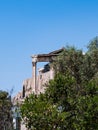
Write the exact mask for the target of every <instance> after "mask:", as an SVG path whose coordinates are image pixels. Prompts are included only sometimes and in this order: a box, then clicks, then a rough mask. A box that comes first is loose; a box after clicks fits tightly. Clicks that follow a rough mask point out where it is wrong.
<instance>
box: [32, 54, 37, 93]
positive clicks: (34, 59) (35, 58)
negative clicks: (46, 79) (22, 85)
mask: <svg viewBox="0 0 98 130" xmlns="http://www.w3.org/2000/svg"><path fill="white" fill-rule="evenodd" d="M36 66H37V57H36V56H34V57H33V60H32V68H33V72H32V78H33V83H32V87H33V90H34V93H37V86H36Z"/></svg>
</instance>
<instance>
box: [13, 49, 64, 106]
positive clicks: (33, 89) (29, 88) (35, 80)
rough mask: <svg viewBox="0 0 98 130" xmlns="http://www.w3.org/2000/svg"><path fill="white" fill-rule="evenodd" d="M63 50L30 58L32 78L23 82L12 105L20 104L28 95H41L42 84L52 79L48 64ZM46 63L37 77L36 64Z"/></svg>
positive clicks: (52, 75) (52, 73) (51, 69)
mask: <svg viewBox="0 0 98 130" xmlns="http://www.w3.org/2000/svg"><path fill="white" fill-rule="evenodd" d="M63 50H64V48H62V49H59V50H56V51H53V52H50V53H48V54H37V55H33V56H31V58H32V77H31V78H29V79H26V80H24V81H23V88H22V91H21V92H19V93H18V94H17V95H16V96H15V97H14V98H13V102H14V104H15V103H17V102H19V103H21V102H22V101H23V100H24V99H25V98H26V97H27V96H28V95H29V94H31V93H35V94H39V93H43V92H44V84H45V83H46V82H48V81H49V80H50V79H53V77H54V71H53V68H52V67H51V66H50V63H51V62H53V61H54V59H55V57H56V56H58V55H59V54H60V53H61V52H62V51H63ZM38 62H48V63H47V64H46V65H45V66H44V67H43V68H40V69H39V70H38V75H37V63H38Z"/></svg>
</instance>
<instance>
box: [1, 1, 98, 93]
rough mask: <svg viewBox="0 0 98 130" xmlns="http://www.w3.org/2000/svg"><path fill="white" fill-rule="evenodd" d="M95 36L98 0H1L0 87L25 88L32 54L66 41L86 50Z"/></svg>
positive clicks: (96, 32)
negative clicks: (23, 85)
mask: <svg viewBox="0 0 98 130" xmlns="http://www.w3.org/2000/svg"><path fill="white" fill-rule="evenodd" d="M95 36H98V0H0V89H1V90H7V91H10V90H11V88H13V87H14V92H13V94H16V93H17V92H18V91H20V90H21V89H22V82H23V80H24V79H26V78H29V77H31V76H32V65H31V58H30V56H31V55H32V54H38V53H48V52H50V51H53V50H56V49H59V48H62V47H63V46H64V47H65V46H66V45H69V46H75V47H76V48H79V49H82V50H83V51H86V46H87V44H88V42H89V41H90V40H91V39H92V38H94V37H95ZM39 66H40V65H39Z"/></svg>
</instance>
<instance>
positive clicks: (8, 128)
mask: <svg viewBox="0 0 98 130" xmlns="http://www.w3.org/2000/svg"><path fill="white" fill-rule="evenodd" d="M11 108H12V103H11V97H10V96H9V94H8V93H7V92H5V91H0V130H12V128H13V123H12V113H11Z"/></svg>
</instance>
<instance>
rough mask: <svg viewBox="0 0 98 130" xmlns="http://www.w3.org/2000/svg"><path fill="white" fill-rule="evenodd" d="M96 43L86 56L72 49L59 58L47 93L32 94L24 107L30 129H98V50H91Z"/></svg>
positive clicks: (54, 65)
mask: <svg viewBox="0 0 98 130" xmlns="http://www.w3.org/2000/svg"><path fill="white" fill-rule="evenodd" d="M96 42H97V40H96V39H94V40H93V42H91V43H90V49H88V51H87V52H86V53H85V55H84V54H83V52H82V51H81V50H76V49H75V48H72V47H69V48H66V49H65V51H64V52H62V53H61V54H60V56H58V57H57V58H56V60H55V62H54V63H53V64H52V66H53V67H54V70H55V77H54V79H53V80H50V81H49V83H48V84H47V85H46V91H45V93H44V94H40V95H35V94H32V95H30V97H28V98H26V100H25V101H24V103H23V104H22V106H21V114H22V118H23V119H24V122H25V123H26V126H27V128H28V129H30V130H97V129H98V65H97V64H98V63H97V62H98V53H97V52H98V48H97V46H96V47H94V48H92V47H91V46H92V44H95V43H96ZM95 45H97V44H95ZM96 53H97V54H96Z"/></svg>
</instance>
